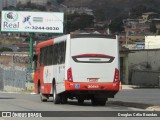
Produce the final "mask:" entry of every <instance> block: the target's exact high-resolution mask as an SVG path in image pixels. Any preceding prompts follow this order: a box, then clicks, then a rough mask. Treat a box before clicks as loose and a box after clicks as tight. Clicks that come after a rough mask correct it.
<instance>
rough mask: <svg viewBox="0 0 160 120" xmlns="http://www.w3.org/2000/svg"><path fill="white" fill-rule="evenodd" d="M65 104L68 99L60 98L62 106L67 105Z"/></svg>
mask: <svg viewBox="0 0 160 120" xmlns="http://www.w3.org/2000/svg"><path fill="white" fill-rule="evenodd" d="M67 102H68V98H67V97H66V96H62V97H61V103H62V104H67Z"/></svg>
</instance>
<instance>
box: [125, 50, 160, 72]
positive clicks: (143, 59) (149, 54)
mask: <svg viewBox="0 0 160 120" xmlns="http://www.w3.org/2000/svg"><path fill="white" fill-rule="evenodd" d="M128 57H129V58H128V62H129V69H133V68H137V69H140V70H143V69H144V70H145V69H150V70H156V71H159V70H160V49H156V50H137V51H136V50H135V51H131V53H129V55H128ZM147 63H148V65H149V66H147Z"/></svg>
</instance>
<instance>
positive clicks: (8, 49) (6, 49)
mask: <svg viewBox="0 0 160 120" xmlns="http://www.w3.org/2000/svg"><path fill="white" fill-rule="evenodd" d="M4 51H8V52H13V50H12V49H10V48H7V47H2V48H0V52H4Z"/></svg>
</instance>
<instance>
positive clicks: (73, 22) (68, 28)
mask: <svg viewBox="0 0 160 120" xmlns="http://www.w3.org/2000/svg"><path fill="white" fill-rule="evenodd" d="M93 20H94V17H93V16H91V15H87V14H81V15H80V14H76V13H75V14H69V15H65V32H66V33H70V32H73V31H75V30H79V29H80V30H83V29H84V28H87V27H91V26H92V25H93Z"/></svg>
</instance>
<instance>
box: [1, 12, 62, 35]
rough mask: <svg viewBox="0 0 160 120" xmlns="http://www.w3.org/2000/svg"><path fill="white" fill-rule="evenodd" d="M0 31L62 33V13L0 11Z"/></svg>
mask: <svg viewBox="0 0 160 120" xmlns="http://www.w3.org/2000/svg"><path fill="white" fill-rule="evenodd" d="M1 15H2V16H1V18H2V19H1V31H4V32H42V33H63V22H64V13H61V12H25V11H2V14H1Z"/></svg>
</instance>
